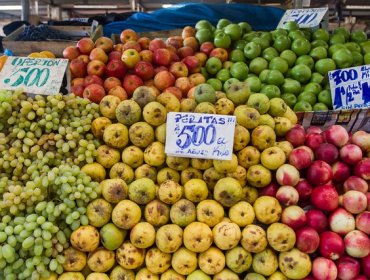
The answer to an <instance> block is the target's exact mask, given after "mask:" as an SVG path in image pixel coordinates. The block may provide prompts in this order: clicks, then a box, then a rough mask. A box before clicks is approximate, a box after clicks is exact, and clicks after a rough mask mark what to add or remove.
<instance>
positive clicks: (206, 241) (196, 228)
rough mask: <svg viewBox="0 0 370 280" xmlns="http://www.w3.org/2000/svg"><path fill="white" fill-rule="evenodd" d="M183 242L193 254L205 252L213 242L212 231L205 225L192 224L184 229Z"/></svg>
mask: <svg viewBox="0 0 370 280" xmlns="http://www.w3.org/2000/svg"><path fill="white" fill-rule="evenodd" d="M183 242H184V245H185V247H186V248H187V249H189V250H191V251H193V252H196V253H200V252H204V251H206V250H207V249H208V248H209V247H210V246H211V244H212V242H213V235H212V230H211V228H210V227H209V226H207V225H206V224H205V223H200V222H192V223H191V224H189V225H187V226H186V227H185V229H184V236H183Z"/></svg>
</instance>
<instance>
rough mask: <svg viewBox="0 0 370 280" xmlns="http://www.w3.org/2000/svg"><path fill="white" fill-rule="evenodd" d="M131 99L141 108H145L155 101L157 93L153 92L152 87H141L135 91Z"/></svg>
mask: <svg viewBox="0 0 370 280" xmlns="http://www.w3.org/2000/svg"><path fill="white" fill-rule="evenodd" d="M131 99H132V100H134V101H135V102H136V103H137V104H139V106H140V107H141V108H143V107H144V106H145V105H146V104H148V103H149V102H152V101H155V99H156V95H155V92H153V89H151V88H150V87H148V86H139V87H137V88H136V89H135V90H134V92H133V94H132V98H131Z"/></svg>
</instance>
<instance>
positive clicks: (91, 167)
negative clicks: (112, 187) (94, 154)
mask: <svg viewBox="0 0 370 280" xmlns="http://www.w3.org/2000/svg"><path fill="white" fill-rule="evenodd" d="M81 171H82V172H83V173H85V174H87V175H89V176H90V177H91V179H92V180H94V181H97V182H101V181H103V180H104V179H105V176H106V175H107V174H106V171H105V168H104V166H102V165H101V164H100V163H97V162H92V163H87V164H85V165H84V166H83V167H82V168H81Z"/></svg>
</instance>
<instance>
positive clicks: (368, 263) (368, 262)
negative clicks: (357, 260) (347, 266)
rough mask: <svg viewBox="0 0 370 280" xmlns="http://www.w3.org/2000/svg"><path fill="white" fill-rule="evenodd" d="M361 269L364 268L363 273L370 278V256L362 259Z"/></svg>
mask: <svg viewBox="0 0 370 280" xmlns="http://www.w3.org/2000/svg"><path fill="white" fill-rule="evenodd" d="M361 267H362V273H363V274H365V275H366V276H367V277H369V278H370V254H369V255H367V256H366V257H363V258H362V259H361ZM366 279H368V278H366Z"/></svg>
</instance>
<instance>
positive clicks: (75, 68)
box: [69, 58, 86, 78]
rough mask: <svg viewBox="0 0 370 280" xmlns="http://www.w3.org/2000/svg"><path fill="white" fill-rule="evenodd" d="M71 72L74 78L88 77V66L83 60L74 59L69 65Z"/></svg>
mask: <svg viewBox="0 0 370 280" xmlns="http://www.w3.org/2000/svg"><path fill="white" fill-rule="evenodd" d="M69 70H70V71H71V74H72V75H73V76H74V77H77V78H83V77H85V76H86V65H85V63H84V62H83V61H82V60H79V59H77V58H75V59H73V60H72V61H71V63H70V64H69Z"/></svg>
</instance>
